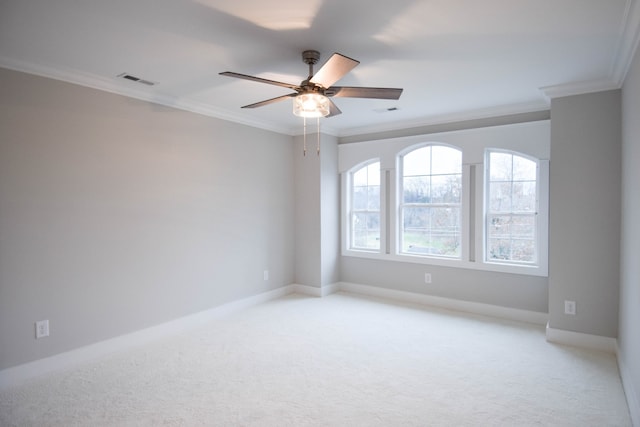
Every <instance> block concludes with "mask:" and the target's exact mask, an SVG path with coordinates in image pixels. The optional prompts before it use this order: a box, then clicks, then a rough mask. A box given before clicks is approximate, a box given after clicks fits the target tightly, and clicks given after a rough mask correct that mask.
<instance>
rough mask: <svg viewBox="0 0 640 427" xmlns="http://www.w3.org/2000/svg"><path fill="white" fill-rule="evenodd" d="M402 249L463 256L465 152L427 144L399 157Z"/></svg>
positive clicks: (401, 250)
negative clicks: (463, 156)
mask: <svg viewBox="0 0 640 427" xmlns="http://www.w3.org/2000/svg"><path fill="white" fill-rule="evenodd" d="M400 166H401V172H400V178H401V179H400V197H399V224H398V227H399V229H400V233H399V240H400V242H399V243H400V246H399V252H400V253H404V254H412V255H423V256H437V257H449V258H460V257H461V222H462V212H461V201H462V152H461V151H460V150H458V149H455V148H452V147H449V146H445V145H427V146H422V147H420V148H416V149H414V150H412V151H409V152H407V153H405V154H403V155H401V156H400Z"/></svg>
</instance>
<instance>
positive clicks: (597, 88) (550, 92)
mask: <svg viewBox="0 0 640 427" xmlns="http://www.w3.org/2000/svg"><path fill="white" fill-rule="evenodd" d="M620 87H621V85H619V84H617V83H616V82H613V81H611V80H593V81H585V82H572V83H567V84H560V85H553V86H545V87H541V88H540V91H541V92H542V94H543V95H544V96H545V98H546V99H547V100H548V101H547V102H550V101H551V100H552V99H554V98H562V97H565V96H573V95H582V94H585V93H593V92H602V91H605V90H614V89H620Z"/></svg>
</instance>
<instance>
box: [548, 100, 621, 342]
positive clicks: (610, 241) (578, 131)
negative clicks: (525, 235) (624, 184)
mask: <svg viewBox="0 0 640 427" xmlns="http://www.w3.org/2000/svg"><path fill="white" fill-rule="evenodd" d="M620 126H621V102H620V91H619V90H615V91H606V92H599V93H593V94H585V95H577V96H570V97H565V98H558V99H553V100H552V102H551V169H550V187H551V192H550V202H549V205H550V218H549V221H550V227H549V233H550V236H549V325H550V326H551V327H552V328H557V329H564V330H568V331H575V332H582V333H587V334H594V335H602V336H607V337H616V336H617V332H618V331H617V325H618V289H619V276H620V275H619V255H620V167H621V155H620V149H621V136H620ZM565 300H573V301H576V304H577V314H576V315H574V316H573V315H566V314H564V301H565Z"/></svg>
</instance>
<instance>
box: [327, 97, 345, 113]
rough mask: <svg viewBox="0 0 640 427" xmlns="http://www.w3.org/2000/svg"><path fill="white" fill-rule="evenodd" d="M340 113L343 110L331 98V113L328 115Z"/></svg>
mask: <svg viewBox="0 0 640 427" xmlns="http://www.w3.org/2000/svg"><path fill="white" fill-rule="evenodd" d="M338 114H342V111H340V109H339V108H338V106H337V105H336V104H334V103H333V101H332V100H329V115H327V117H333V116H337V115H338Z"/></svg>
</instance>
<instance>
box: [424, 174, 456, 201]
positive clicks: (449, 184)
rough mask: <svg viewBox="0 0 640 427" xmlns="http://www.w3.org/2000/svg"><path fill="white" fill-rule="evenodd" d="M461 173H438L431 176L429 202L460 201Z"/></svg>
mask: <svg viewBox="0 0 640 427" xmlns="http://www.w3.org/2000/svg"><path fill="white" fill-rule="evenodd" d="M461 194H462V176H461V175H439V176H434V177H433V178H431V197H432V198H431V203H460V197H461Z"/></svg>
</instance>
